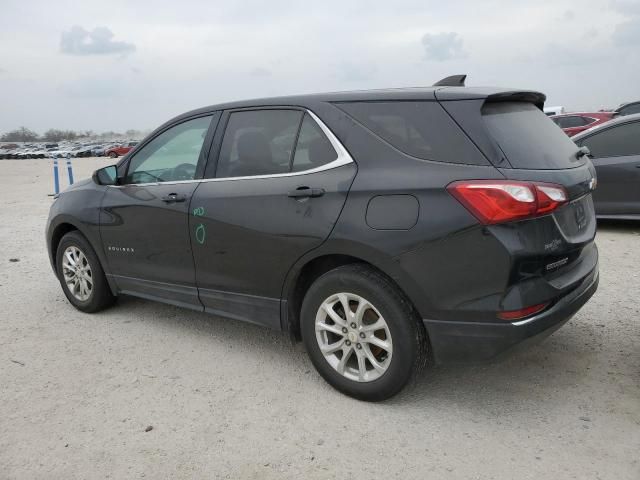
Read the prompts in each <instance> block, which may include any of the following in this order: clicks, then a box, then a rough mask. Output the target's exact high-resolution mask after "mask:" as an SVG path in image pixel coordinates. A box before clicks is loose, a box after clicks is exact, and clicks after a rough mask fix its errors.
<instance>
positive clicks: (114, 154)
mask: <svg viewBox="0 0 640 480" xmlns="http://www.w3.org/2000/svg"><path fill="white" fill-rule="evenodd" d="M109 156H110V157H111V158H117V157H118V154H117V153H116V152H109Z"/></svg>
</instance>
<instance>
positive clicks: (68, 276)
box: [56, 231, 115, 313]
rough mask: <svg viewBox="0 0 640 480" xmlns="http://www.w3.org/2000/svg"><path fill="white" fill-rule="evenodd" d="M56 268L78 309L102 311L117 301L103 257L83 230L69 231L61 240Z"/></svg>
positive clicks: (70, 299)
mask: <svg viewBox="0 0 640 480" xmlns="http://www.w3.org/2000/svg"><path fill="white" fill-rule="evenodd" d="M56 272H57V274H58V280H59V281H60V285H61V286H62V291H63V292H64V294H65V296H66V297H67V299H68V300H69V302H71V304H72V305H73V306H74V307H76V308H77V309H78V310H80V311H82V312H86V313H93V312H99V311H100V310H104V309H105V308H107V307H109V306H111V305H112V304H113V303H114V302H115V296H114V295H113V294H112V293H111V289H110V288H109V284H108V283H107V278H106V276H105V274H104V270H103V269H102V265H101V264H100V260H99V259H98V256H97V255H96V253H95V251H94V250H93V248H92V247H91V245H90V244H89V242H88V241H87V239H86V238H85V237H84V236H83V235H82V234H81V233H80V232H78V231H73V232H69V233H67V234H66V235H64V236H63V237H62V239H61V240H60V243H59V244H58V249H57V251H56Z"/></svg>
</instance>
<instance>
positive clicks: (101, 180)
mask: <svg viewBox="0 0 640 480" xmlns="http://www.w3.org/2000/svg"><path fill="white" fill-rule="evenodd" d="M93 181H94V182H96V183H97V184H98V185H115V184H116V183H118V170H117V169H116V166H115V165H109V166H108V167H104V168H101V169H99V170H96V171H95V172H93Z"/></svg>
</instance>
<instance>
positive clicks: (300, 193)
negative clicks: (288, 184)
mask: <svg viewBox="0 0 640 480" xmlns="http://www.w3.org/2000/svg"><path fill="white" fill-rule="evenodd" d="M322 195H324V188H310V187H298V188H296V189H295V190H291V191H290V192H289V193H287V196H289V197H291V198H315V197H321V196H322Z"/></svg>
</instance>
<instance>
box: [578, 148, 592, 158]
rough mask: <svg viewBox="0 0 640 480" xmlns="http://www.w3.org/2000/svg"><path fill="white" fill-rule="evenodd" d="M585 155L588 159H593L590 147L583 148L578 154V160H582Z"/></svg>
mask: <svg viewBox="0 0 640 480" xmlns="http://www.w3.org/2000/svg"><path fill="white" fill-rule="evenodd" d="M585 155H586V156H587V157H589V158H591V150H589V147H587V146H582V147H580V148H579V149H578V151H577V152H576V158H582V157H584V156H585Z"/></svg>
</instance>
